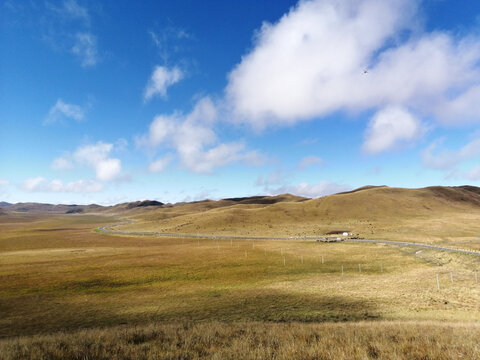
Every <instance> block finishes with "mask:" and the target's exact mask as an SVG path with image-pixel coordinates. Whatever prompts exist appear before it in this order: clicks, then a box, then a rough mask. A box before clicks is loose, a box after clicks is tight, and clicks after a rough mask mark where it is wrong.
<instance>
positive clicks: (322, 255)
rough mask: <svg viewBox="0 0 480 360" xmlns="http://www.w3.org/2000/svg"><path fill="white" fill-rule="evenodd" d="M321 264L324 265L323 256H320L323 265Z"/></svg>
mask: <svg viewBox="0 0 480 360" xmlns="http://www.w3.org/2000/svg"><path fill="white" fill-rule="evenodd" d="M323 263H324V261H323V255H322V264H323Z"/></svg>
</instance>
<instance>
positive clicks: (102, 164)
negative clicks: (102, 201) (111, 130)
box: [73, 141, 122, 181]
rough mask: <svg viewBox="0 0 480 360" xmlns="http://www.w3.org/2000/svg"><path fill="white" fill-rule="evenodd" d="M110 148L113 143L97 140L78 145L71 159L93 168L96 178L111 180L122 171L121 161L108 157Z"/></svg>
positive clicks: (111, 148)
mask: <svg viewBox="0 0 480 360" xmlns="http://www.w3.org/2000/svg"><path fill="white" fill-rule="evenodd" d="M112 150H113V144H108V143H104V142H102V141H98V142H97V143H96V144H89V145H84V146H81V147H79V148H78V149H77V150H76V151H75V153H74V154H73V159H75V161H77V162H78V163H80V164H85V165H88V166H91V167H92V168H94V169H95V173H96V178H97V179H98V180H102V181H111V180H115V179H117V178H118V176H119V175H120V173H121V171H122V164H121V161H120V160H119V159H115V158H111V157H110V153H111V151H112Z"/></svg>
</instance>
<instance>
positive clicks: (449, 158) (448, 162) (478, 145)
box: [422, 137, 480, 170]
mask: <svg viewBox="0 0 480 360" xmlns="http://www.w3.org/2000/svg"><path fill="white" fill-rule="evenodd" d="M442 142H443V139H439V140H436V141H434V142H433V143H431V144H430V145H429V146H428V147H427V148H426V149H425V150H424V151H423V152H422V160H423V164H424V165H425V166H426V167H428V168H431V169H437V170H452V169H454V168H455V167H456V166H457V165H459V164H460V163H461V162H463V161H467V160H469V159H472V158H474V157H476V156H479V155H480V137H477V138H474V139H473V140H471V141H470V142H468V143H467V144H466V145H464V146H463V147H461V148H460V149H458V150H449V149H444V150H440V151H438V150H437V149H438V147H439V145H440V144H441V143H442Z"/></svg>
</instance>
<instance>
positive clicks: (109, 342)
mask: <svg viewBox="0 0 480 360" xmlns="http://www.w3.org/2000/svg"><path fill="white" fill-rule="evenodd" d="M479 336H480V326H479V325H478V324H470V323H464V324H458V323H455V324H451V323H436V322H427V323H420V324H419V323H409V322H377V323H371V322H361V323H348V324H331V323H330V324H304V323H289V324H272V323H245V322H241V323H232V324H225V323H218V322H214V323H202V324H151V325H146V326H138V327H126V326H125V327H115V328H110V329H92V330H83V331H76V332H72V333H59V334H55V335H43V336H34V337H27V338H25V337H23V338H15V339H10V340H3V341H1V340H0V354H4V356H3V359H5V360H14V359H15V360H16V359H31V360H41V359H42V360H43V359H49V360H60V359H62V360H63V359H98V360H109V359H113V360H119V359H122V360H127V359H132V360H133V359H135V360H142V359H145V360H147V359H218V360H220V359H221V360H227V359H277V360H291V359H312V360H313V359H315V360H320V359H325V360H331V359H344V360H346V359H350V360H355V359H359V360H360V359H361V360H365V359H385V360H386V359H388V360H400V359H404V360H428V359H431V360H433V359H436V360H454V359H462V360H464V359H478V358H480V347H479V346H478V337H479Z"/></svg>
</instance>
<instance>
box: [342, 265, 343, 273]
mask: <svg viewBox="0 0 480 360" xmlns="http://www.w3.org/2000/svg"><path fill="white" fill-rule="evenodd" d="M342 276H343V265H342Z"/></svg>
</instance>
